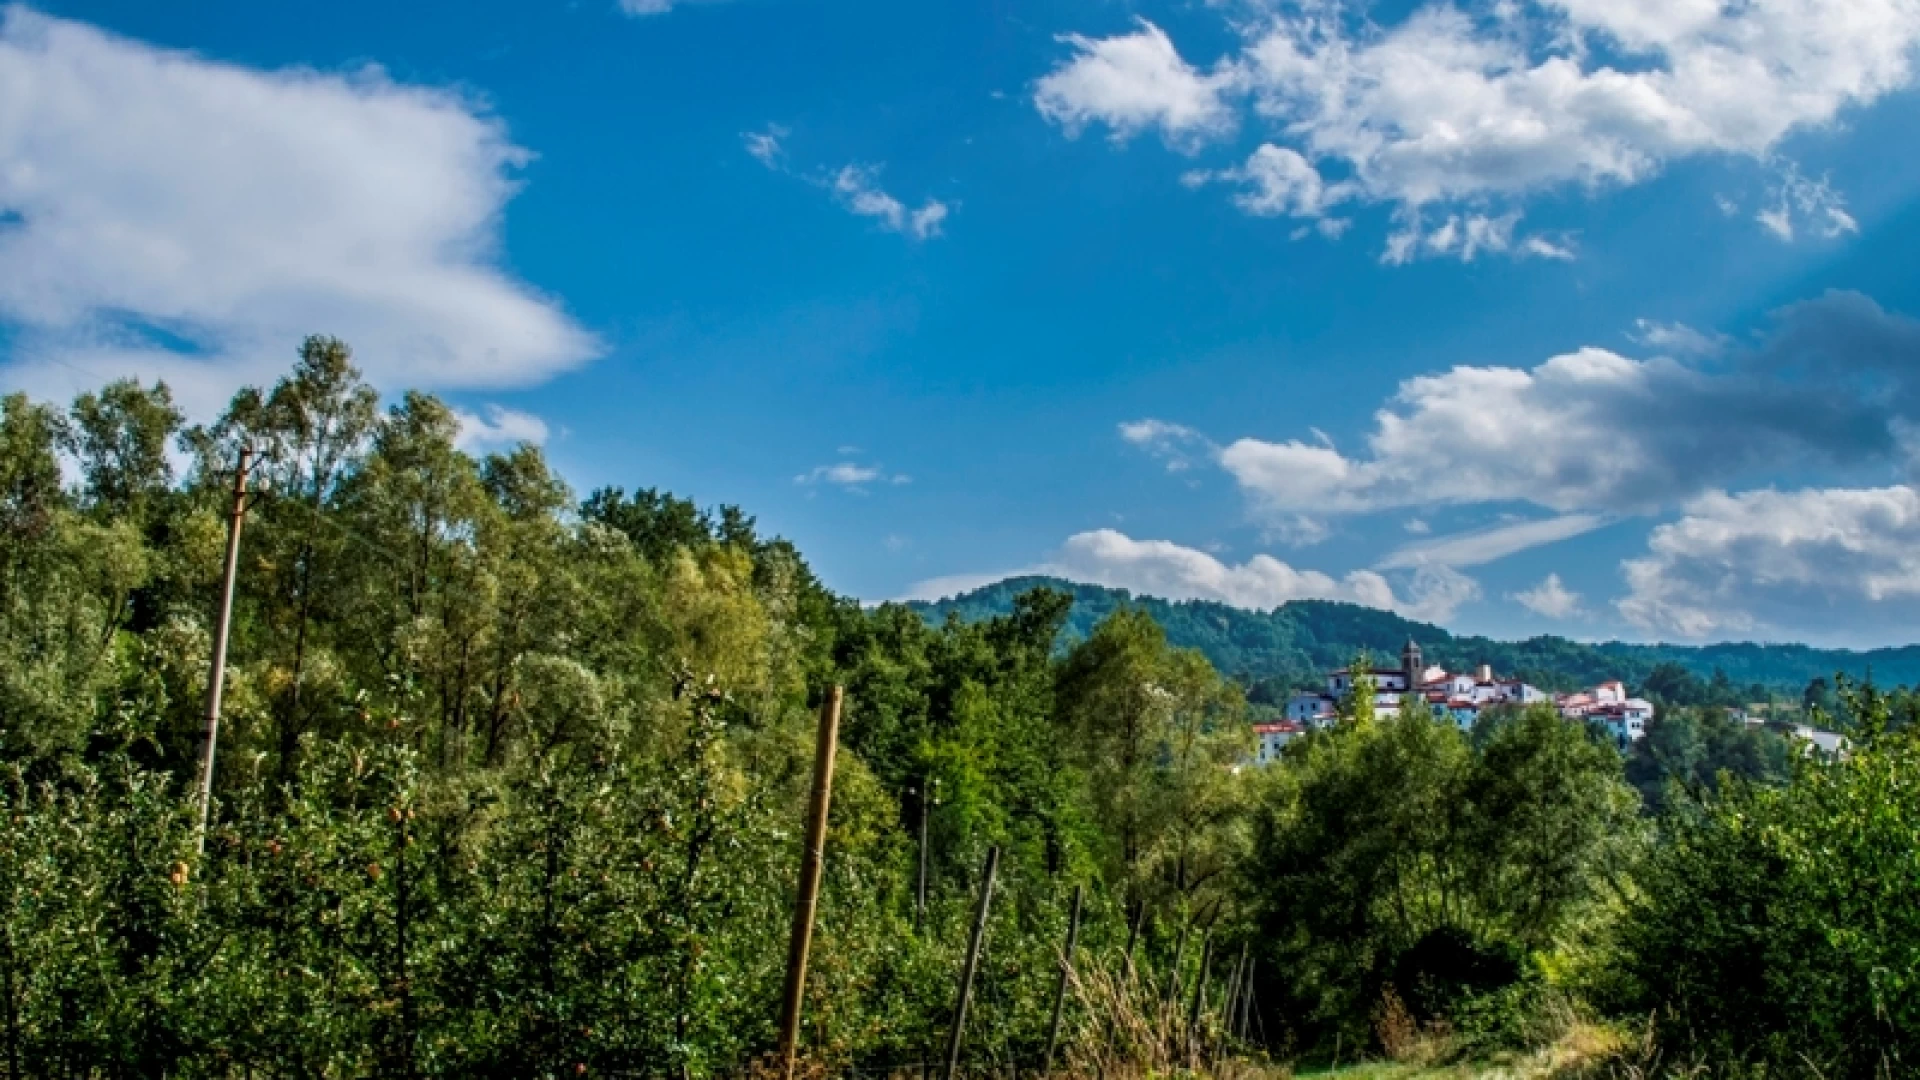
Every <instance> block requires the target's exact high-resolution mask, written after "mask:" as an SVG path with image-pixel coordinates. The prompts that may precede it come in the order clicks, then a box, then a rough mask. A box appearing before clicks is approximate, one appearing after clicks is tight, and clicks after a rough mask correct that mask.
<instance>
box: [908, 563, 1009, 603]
mask: <svg viewBox="0 0 1920 1080" xmlns="http://www.w3.org/2000/svg"><path fill="white" fill-rule="evenodd" d="M1037 573H1041V571H1039V570H1033V569H1022V570H1000V571H993V572H988V573H984V574H947V575H944V576H942V577H933V578H927V579H926V580H924V581H916V582H914V583H913V584H911V585H909V586H907V591H906V592H904V593H901V594H900V595H899V596H897V597H895V598H894V599H895V600H896V601H897V602H900V603H909V602H912V601H916V600H918V601H924V602H926V603H929V604H930V603H934V602H935V601H939V600H947V599H950V598H952V597H955V596H959V595H961V594H962V593H970V592H972V591H973V590H975V589H981V588H985V587H986V586H988V585H992V584H993V583H994V582H997V581H1005V580H1007V579H1008V578H1015V577H1026V576H1028V575H1031V574H1037Z"/></svg>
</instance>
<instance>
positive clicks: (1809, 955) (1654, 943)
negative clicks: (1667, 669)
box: [1613, 690, 1920, 1077]
mask: <svg viewBox="0 0 1920 1080" xmlns="http://www.w3.org/2000/svg"><path fill="white" fill-rule="evenodd" d="M1849 708H1850V711H1851V712H1852V713H1853V715H1854V716H1856V717H1859V718H1862V722H1861V725H1860V728H1859V731H1858V738H1857V740H1856V742H1855V744H1854V746H1853V747H1852V752H1851V753H1850V754H1849V755H1846V756H1844V757H1842V758H1841V759H1840V760H1833V761H1828V760H1821V759H1819V758H1817V757H1813V756H1808V757H1807V758H1805V759H1804V760H1802V761H1801V762H1800V763H1799V764H1798V766H1797V768H1796V770H1795V773H1794V776H1793V779H1792V781H1791V783H1790V784H1788V785H1787V786H1786V787H1784V788H1779V789H1770V788H1762V787H1755V786H1749V785H1743V784H1737V783H1729V784H1726V785H1725V786H1724V788H1723V791H1722V793H1721V794H1720V795H1719V796H1718V797H1715V798H1713V799H1711V800H1710V801H1709V802H1707V803H1706V804H1704V805H1698V806H1695V807H1693V808H1691V809H1684V808H1683V809H1676V810H1675V811H1674V812H1673V813H1671V814H1669V815H1668V816H1667V818H1666V820H1665V823H1664V827H1663V828H1664V835H1663V837H1662V843H1660V844H1659V845H1658V846H1657V847H1656V848H1655V849H1654V850H1653V852H1652V853H1651V855H1650V857H1649V858H1648V860H1647V862H1646V865H1645V866H1644V867H1643V869H1642V870H1641V872H1640V875H1639V880H1640V889H1641V891H1640V894H1639V896H1638V898H1637V899H1636V900H1635V902H1634V903H1633V904H1632V905H1631V906H1630V908H1629V909H1628V910H1627V911H1626V913H1625V914H1624V917H1623V921H1622V923H1621V927H1620V945H1621V954H1620V963H1619V971H1618V972H1617V974H1618V975H1619V976H1620V977H1622V979H1623V985H1622V986H1621V987H1619V988H1618V990H1617V992H1616V993H1617V1000H1615V1001H1614V1002H1613V1004H1614V1005H1615V1006H1616V1007H1617V1008H1619V1010H1620V1011H1622V1012H1623V1013H1626V1014H1629V1015H1637V1016H1641V1017H1646V1016H1649V1015H1650V1016H1652V1017H1653V1019H1654V1023H1655V1025H1656V1032H1657V1036H1658V1039H1659V1041H1660V1044H1661V1045H1662V1046H1663V1047H1666V1048H1667V1049H1668V1050H1669V1051H1670V1052H1672V1053H1674V1054H1679V1055H1693V1056H1698V1057H1704V1058H1707V1059H1710V1060H1715V1061H1725V1062H1729V1063H1732V1062H1751V1063H1756V1064H1763V1065H1764V1064H1771V1065H1776V1066H1779V1067H1781V1068H1784V1069H1790V1070H1794V1071H1799V1070H1803V1069H1809V1068H1810V1069H1813V1070H1815V1071H1817V1073H1818V1074H1819V1075H1823V1076H1827V1077H1841V1076H1860V1077H1872V1076H1886V1075H1903V1074H1906V1073H1908V1072H1911V1071H1912V1070H1913V1069H1915V1068H1916V1067H1920V782H1917V781H1920V733H1916V732H1913V731H1911V730H1908V731H1901V732H1888V731H1887V729H1886V728H1887V725H1886V719H1887V709H1886V701H1885V699H1884V698H1883V697H1882V696H1881V695H1878V694H1876V693H1874V692H1872V691H1871V690H1867V691H1862V692H1859V693H1857V694H1852V695H1851V700H1850V701H1849Z"/></svg>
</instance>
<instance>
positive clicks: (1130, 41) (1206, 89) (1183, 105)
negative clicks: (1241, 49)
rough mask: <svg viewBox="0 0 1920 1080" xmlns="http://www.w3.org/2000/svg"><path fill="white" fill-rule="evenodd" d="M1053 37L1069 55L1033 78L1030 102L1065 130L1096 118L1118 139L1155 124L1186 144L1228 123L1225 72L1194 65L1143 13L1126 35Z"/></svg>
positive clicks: (1173, 142) (1228, 74)
mask: <svg viewBox="0 0 1920 1080" xmlns="http://www.w3.org/2000/svg"><path fill="white" fill-rule="evenodd" d="M1060 40H1061V41H1062V42H1064V43H1065V44H1067V45H1070V46H1072V48H1073V56H1072V57H1071V58H1070V59H1068V60H1067V61H1066V62H1065V63H1063V64H1061V65H1060V67H1058V68H1056V69H1055V70H1054V71H1053V72H1052V73H1050V74H1048V75H1047V76H1046V77H1045V78H1042V79H1041V80H1040V81H1039V83H1038V84H1037V85H1036V86H1035V87H1034V93H1033V103H1034V107H1035V108H1037V109H1039V110H1040V114H1041V115H1042V116H1045V117H1046V118H1047V119H1049V120H1052V121H1053V122H1055V123H1057V124H1059V125H1060V126H1061V127H1062V128H1063V129H1064V130H1065V131H1066V132H1067V134H1068V135H1070V136H1077V135H1078V134H1079V133H1080V132H1081V131H1082V130H1084V129H1085V128H1087V127H1088V126H1090V125H1092V124H1096V123H1098V124H1104V125H1105V126H1106V127H1107V129H1108V130H1109V131H1111V132H1112V134H1113V139H1114V141H1116V142H1125V141H1127V140H1128V139H1130V138H1132V137H1133V136H1134V135H1137V134H1139V133H1140V132H1142V131H1146V130H1149V129H1158V130H1159V131H1160V134H1161V137H1162V138H1164V139H1165V140H1166V141H1167V144H1168V145H1170V146H1173V147H1176V148H1180V149H1189V150H1191V149H1197V148H1198V147H1199V146H1200V145H1201V144H1202V143H1204V142H1206V141H1207V140H1208V139H1211V138H1214V137H1217V136H1220V135H1224V134H1226V133H1228V132H1230V131H1232V130H1233V127H1234V111H1233V109H1232V108H1231V107H1230V106H1229V105H1228V103H1227V101H1226V100H1225V97H1224V95H1225V93H1226V92H1227V90H1228V89H1229V88H1230V87H1231V86H1232V84H1233V82H1234V78H1235V76H1234V74H1233V72H1232V71H1231V70H1230V69H1223V70H1221V71H1219V72H1215V73H1211V74H1203V73H1202V72H1200V71H1198V70H1196V69H1195V68H1194V67H1193V66H1192V65H1190V64H1188V63H1187V62H1186V61H1185V60H1183V59H1181V58H1180V54H1179V52H1178V51H1177V50H1175V49H1174V46H1173V40H1172V39H1171V38H1169V37H1167V35H1166V32H1165V31H1163V30H1161V29H1160V28H1159V27H1158V26H1155V25H1154V24H1152V23H1150V22H1147V21H1146V20H1145V19H1141V20H1138V21H1137V24H1136V29H1135V30H1134V31H1133V32H1132V33H1129V34H1120V35H1117V36H1114V37H1110V38H1089V37H1083V36H1081V35H1079V34H1067V35H1064V36H1063V37H1061V38H1060Z"/></svg>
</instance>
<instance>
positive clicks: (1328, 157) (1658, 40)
mask: <svg viewBox="0 0 1920 1080" xmlns="http://www.w3.org/2000/svg"><path fill="white" fill-rule="evenodd" d="M1268 11H1269V12H1270V14H1268V15H1265V16H1254V17H1246V16H1244V15H1242V14H1235V15H1233V16H1230V17H1229V18H1230V28H1231V29H1233V30H1234V31H1236V32H1237V33H1238V34H1239V35H1240V38H1241V42H1240V48H1239V50H1238V52H1237V53H1236V54H1235V55H1233V56H1231V57H1229V58H1227V59H1225V60H1222V61H1221V62H1220V64H1219V65H1218V66H1217V67H1216V69H1215V70H1214V71H1213V72H1212V73H1211V74H1204V75H1203V74H1201V73H1200V72H1198V71H1196V70H1195V69H1194V68H1193V67H1191V66H1190V65H1189V64H1187V63H1186V61H1184V60H1183V59H1182V58H1181V57H1180V54H1179V51H1178V49H1177V48H1176V47H1175V46H1174V44H1173V42H1172V41H1171V40H1170V39H1168V38H1167V36H1166V35H1165V34H1164V33H1162V32H1160V31H1159V30H1158V29H1157V28H1155V27H1153V26H1151V25H1150V24H1144V23H1143V24H1142V25H1141V26H1140V28H1138V29H1137V30H1135V31H1133V32H1131V33H1127V34H1122V35H1118V36H1115V37H1111V38H1105V39H1092V38H1086V37H1079V36H1075V37H1072V38H1070V39H1069V40H1070V41H1071V42H1072V43H1073V45H1074V47H1075V55H1074V56H1073V57H1072V58H1071V59H1069V60H1068V61H1067V62H1066V63H1064V64H1063V65H1061V66H1060V67H1059V68H1057V69H1056V70H1055V71H1054V72H1053V73H1052V74H1049V75H1048V76H1046V77H1045V78H1043V79H1042V80H1041V82H1040V86H1041V88H1042V92H1041V93H1040V94H1037V95H1036V97H1035V103H1036V105H1037V106H1038V107H1039V109H1040V112H1041V113H1042V115H1044V116H1046V117H1047V118H1049V119H1051V120H1053V121H1055V122H1057V123H1059V124H1061V125H1062V126H1063V127H1065V128H1066V129H1067V130H1068V131H1069V132H1073V131H1077V130H1079V129H1080V128H1081V127H1084V126H1086V125H1089V124H1092V123H1104V124H1106V125H1108V126H1109V128H1110V129H1111V130H1112V132H1113V134H1114V136H1115V138H1116V139H1119V140H1124V139H1126V138H1127V137H1129V136H1131V135H1132V134H1134V133H1136V132H1138V131H1140V130H1143V129H1144V128H1147V127H1149V126H1160V127H1161V128H1162V129H1163V131H1164V132H1165V133H1166V135H1167V137H1168V138H1169V140H1170V141H1172V142H1175V143H1176V144H1177V145H1183V146H1185V147H1188V148H1192V147H1196V146H1198V145H1199V144H1200V143H1202V142H1204V141H1205V140H1206V139H1208V138H1211V137H1215V136H1219V135H1221V134H1224V133H1226V132H1228V131H1231V130H1232V128H1233V127H1234V126H1235V123H1236V121H1237V119H1238V116H1239V110H1240V109H1241V108H1242V106H1243V105H1245V106H1246V107H1249V108H1250V109H1251V111H1252V113H1253V114H1254V115H1256V116H1257V117H1259V118H1261V119H1262V120H1264V121H1265V122H1266V123H1267V124H1268V125H1269V127H1270V130H1271V131H1272V132H1273V133H1274V135H1275V136H1276V141H1275V144H1274V145H1275V149H1276V150H1277V151H1287V152H1290V153H1291V154H1292V155H1294V156H1293V157H1289V158H1286V159H1285V160H1286V164H1287V172H1286V176H1287V177H1288V178H1290V179H1289V180H1288V181H1287V183H1286V184H1285V185H1283V186H1282V187H1280V188H1278V189H1276V190H1277V191H1278V192H1279V193H1280V195H1279V196H1278V197H1275V198H1265V197H1263V194H1264V192H1265V191H1266V189H1265V188H1263V187H1261V186H1259V185H1258V183H1257V182H1256V185H1255V187H1254V188H1253V193H1252V194H1250V195H1243V196H1242V199H1241V203H1242V205H1243V206H1246V207H1247V208H1249V209H1250V210H1253V211H1255V212H1262V213H1271V212H1278V211H1279V210H1280V209H1285V211H1286V212H1289V213H1295V214H1299V215H1302V216H1313V215H1315V214H1317V213H1321V212H1324V211H1323V209H1316V208H1315V207H1314V204H1313V202H1312V200H1311V198H1307V199H1304V200H1303V199H1301V198H1300V197H1299V193H1302V192H1306V193H1310V192H1311V191H1312V187H1311V185H1312V184H1314V183H1316V182H1317V183H1321V184H1323V185H1325V186H1327V187H1330V188H1331V187H1336V186H1337V187H1338V189H1339V190H1340V191H1341V192H1342V193H1343V194H1350V195H1351V197H1352V198H1353V199H1355V200H1359V201H1364V202H1372V203H1384V204H1389V205H1392V206H1395V207H1397V208H1399V210H1400V211H1402V212H1407V211H1418V210H1419V209H1421V208H1423V207H1429V206H1439V207H1456V208H1458V210H1457V211H1456V212H1458V213H1460V214H1461V215H1462V222H1463V224H1462V225H1461V226H1460V228H1461V229H1464V228H1465V225H1464V221H1465V215H1466V214H1467V213H1468V212H1476V213H1479V214H1480V215H1481V216H1482V218H1483V219H1484V220H1485V221H1486V222H1487V223H1489V224H1491V223H1494V222H1498V221H1500V220H1501V219H1502V218H1503V217H1504V216H1505V213H1504V212H1502V211H1500V210H1497V209H1496V210H1492V211H1489V210H1485V209H1481V210H1477V211H1476V210H1472V208H1474V207H1484V206H1486V204H1488V203H1490V202H1499V201H1506V202H1509V203H1512V202H1518V201H1519V200H1522V199H1524V198H1526V197H1527V196H1530V195H1533V194H1535V193H1538V192H1541V191H1545V190H1551V189H1556V188H1565V187H1578V188H1583V189H1586V190H1589V191H1593V190H1599V189H1603V188H1608V187H1619V186H1626V185H1631V184H1636V183H1640V182H1642V181H1644V180H1646V179H1647V178H1648V177H1650V176H1652V175H1654V174H1655V173H1657V172H1658V171H1659V170H1660V168H1661V167H1662V166H1663V165H1664V164H1666V163H1668V162H1670V161H1674V160H1677V159H1681V158H1685V157H1689V156H1695V155H1701V154H1735V155H1743V156H1747V157H1750V158H1753V159H1756V160H1759V161H1762V162H1769V161H1771V160H1772V158H1771V155H1772V154H1773V153H1774V152H1775V150H1776V148H1777V147H1778V146H1779V144H1780V143H1781V141H1782V140H1783V139H1785V138H1786V137H1787V136H1788V135H1789V134H1791V133H1793V132H1795V131H1799V130H1804V129H1809V128H1817V127H1823V126H1826V125H1829V124H1831V123H1833V122H1834V120H1835V119H1836V118H1837V117H1838V116H1839V115H1840V113H1841V112H1842V110H1844V109H1846V108H1848V107H1849V106H1858V105H1864V104H1867V103H1870V102H1873V101H1875V100H1877V99H1878V98H1880V97H1882V96H1883V95H1885V94H1887V93H1889V92H1892V91H1895V90H1899V89H1902V88H1905V87H1907V86H1909V85H1910V84H1911V83H1912V81H1913V57H1914V50H1915V45H1916V43H1920V7H1916V5H1914V4H1913V3H1911V2H1910V0H1851V2H1848V3H1844V4H1841V3H1834V2H1832V0H1758V2H1753V3H1741V4H1728V3H1723V2H1721V0H1537V2H1536V3H1533V4H1530V5H1527V6H1526V7H1524V8H1523V7H1521V6H1520V5H1518V4H1514V3H1469V4H1463V5H1456V4H1454V3H1448V2H1437V3H1429V4H1427V5H1425V6H1422V7H1420V8H1418V9H1416V10H1415V11H1414V12H1413V13H1412V14H1411V15H1409V16H1407V17H1406V18H1404V19H1403V20H1402V21H1400V22H1398V23H1397V24H1393V25H1381V24H1378V23H1376V22H1374V21H1373V20H1372V18H1371V16H1372V15H1373V11H1372V9H1370V8H1368V7H1366V6H1364V5H1344V4H1338V3H1318V2H1316V3H1303V4H1297V5H1295V4H1289V5H1284V6H1281V5H1274V6H1272V7H1271V8H1269V9H1268ZM1281 143H1284V145H1279V144H1281ZM1263 150H1264V148H1263ZM1302 165H1304V166H1306V168H1307V169H1310V170H1311V172H1312V175H1313V176H1314V177H1316V178H1326V177H1332V180H1331V181H1330V182H1329V181H1327V180H1325V179H1320V180H1309V179H1307V171H1306V170H1305V169H1302V168H1300V166H1302ZM1243 171H1246V170H1243ZM1303 185H1304V186H1303ZM1802 194H1805V193H1804V192H1801V193H1789V194H1788V201H1789V202H1795V203H1796V206H1797V200H1798V199H1799V198H1801V196H1802ZM1828 195H1829V196H1830V195H1831V193H1830V192H1829V193H1828ZM1828 206H1831V207H1832V209H1833V210H1835V211H1836V212H1837V213H1835V214H1829V213H1827V207H1828ZM1808 212H1811V213H1814V214H1815V215H1816V216H1817V217H1818V218H1819V219H1820V223H1821V224H1820V228H1821V229H1822V230H1829V231H1830V230H1839V231H1845V230H1846V228H1847V225H1846V224H1845V223H1848V222H1851V220H1852V219H1851V218H1846V217H1844V214H1845V211H1844V210H1843V209H1841V208H1840V207H1839V205H1838V201H1837V198H1829V199H1828V200H1827V204H1826V205H1822V206H1819V207H1817V208H1816V209H1814V210H1812V211H1808ZM1448 216H1451V215H1443V217H1442V220H1445V219H1446V217H1448ZM1441 228H1442V229H1444V228H1445V226H1444V225H1443V226H1441ZM1394 235H1395V246H1394V247H1392V248H1390V253H1392V254H1394V255H1396V256H1400V255H1404V256H1405V257H1412V256H1413V255H1417V254H1425V253H1431V254H1454V255H1456V256H1458V257H1464V255H1465V253H1466V252H1467V251H1468V250H1469V249H1468V247H1467V245H1466V243H1465V242H1464V239H1463V238H1458V239H1456V241H1455V243H1454V245H1453V246H1451V247H1449V248H1447V249H1445V250H1441V249H1439V248H1438V247H1437V245H1430V244H1428V242H1427V237H1428V235H1429V234H1425V233H1421V232H1419V231H1418V230H1412V231H1409V230H1406V229H1402V230H1400V231H1398V232H1396V233H1395V234H1394ZM1547 244H1548V245H1549V246H1550V247H1552V248H1553V249H1554V250H1555V251H1561V252H1564V251H1566V250H1567V249H1566V246H1565V245H1564V244H1560V243H1554V242H1552V241H1548V242H1547ZM1518 246H1519V247H1521V248H1529V247H1537V246H1536V245H1532V244H1530V243H1527V242H1525V241H1522V242H1521V243H1520V244H1519V245H1518ZM1486 250H1494V249H1492V248H1486ZM1535 253H1536V254H1541V255H1548V254H1549V252H1547V251H1545V250H1537V251H1536V252H1535ZM1552 257H1559V256H1557V255H1555V256H1552ZM1390 261H1397V259H1396V260H1390Z"/></svg>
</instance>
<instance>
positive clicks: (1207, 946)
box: [1187, 931, 1213, 1055]
mask: <svg viewBox="0 0 1920 1080" xmlns="http://www.w3.org/2000/svg"><path fill="white" fill-rule="evenodd" d="M1212 964H1213V932H1212V931H1208V932H1207V935H1206V937H1204V938H1202V939H1201V945H1200V971H1199V972H1198V973H1197V974H1195V975H1194V977H1193V1007H1192V1008H1191V1009H1189V1010H1187V1047H1188V1053H1189V1054H1190V1055H1192V1054H1197V1053H1198V1052H1199V1050H1200V1008H1201V1006H1203V1005H1205V1004H1206V1003H1207V968H1208V967H1210V966H1212Z"/></svg>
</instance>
